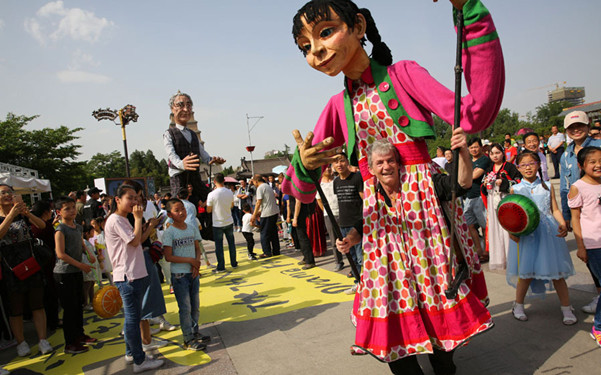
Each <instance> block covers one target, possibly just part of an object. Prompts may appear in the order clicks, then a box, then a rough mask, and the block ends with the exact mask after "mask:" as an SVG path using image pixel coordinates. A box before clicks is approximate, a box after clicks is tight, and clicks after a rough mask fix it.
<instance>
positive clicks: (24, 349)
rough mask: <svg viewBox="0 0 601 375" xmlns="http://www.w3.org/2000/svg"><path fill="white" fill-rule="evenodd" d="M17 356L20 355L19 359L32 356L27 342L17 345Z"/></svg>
mask: <svg viewBox="0 0 601 375" xmlns="http://www.w3.org/2000/svg"><path fill="white" fill-rule="evenodd" d="M17 354H18V355H19V357H25V356H28V355H30V354H31V350H30V349H29V345H28V344H27V341H25V340H23V342H22V343H20V344H19V345H17Z"/></svg>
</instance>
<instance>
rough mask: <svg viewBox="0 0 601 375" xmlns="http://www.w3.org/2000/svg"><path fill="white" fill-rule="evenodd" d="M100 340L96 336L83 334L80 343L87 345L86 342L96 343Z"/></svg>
mask: <svg viewBox="0 0 601 375" xmlns="http://www.w3.org/2000/svg"><path fill="white" fill-rule="evenodd" d="M97 342H98V339H96V338H94V337H90V336H88V335H83V336H81V338H80V339H79V343H80V344H81V345H86V344H95V343H97Z"/></svg>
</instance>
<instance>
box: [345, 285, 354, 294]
mask: <svg viewBox="0 0 601 375" xmlns="http://www.w3.org/2000/svg"><path fill="white" fill-rule="evenodd" d="M344 293H345V294H349V295H350V294H355V293H357V284H355V285H353V286H352V287H351V288H348V289H347V290H345V291H344Z"/></svg>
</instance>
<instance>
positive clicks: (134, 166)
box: [129, 150, 169, 187]
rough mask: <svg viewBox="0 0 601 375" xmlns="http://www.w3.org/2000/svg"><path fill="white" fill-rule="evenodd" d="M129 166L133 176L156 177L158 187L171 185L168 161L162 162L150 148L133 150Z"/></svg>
mask: <svg viewBox="0 0 601 375" xmlns="http://www.w3.org/2000/svg"><path fill="white" fill-rule="evenodd" d="M129 168H130V172H131V175H132V177H154V183H155V185H156V186H157V187H159V186H168V185H169V171H168V168H167V163H166V162H165V163H163V164H161V162H159V161H158V160H157V159H156V158H155V157H154V154H153V152H152V151H150V150H148V151H146V152H144V151H138V150H135V151H134V152H132V153H131V154H130V155H129Z"/></svg>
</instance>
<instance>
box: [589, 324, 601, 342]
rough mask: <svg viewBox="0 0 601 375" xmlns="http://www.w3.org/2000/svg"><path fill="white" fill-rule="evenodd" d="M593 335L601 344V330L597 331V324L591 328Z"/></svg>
mask: <svg viewBox="0 0 601 375" xmlns="http://www.w3.org/2000/svg"><path fill="white" fill-rule="evenodd" d="M591 337H592V338H593V340H595V341H597V345H599V346H601V331H597V329H596V328H595V326H593V329H591Z"/></svg>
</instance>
